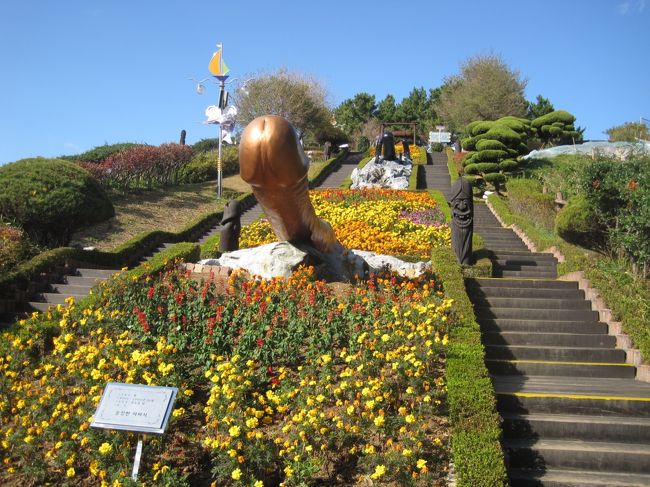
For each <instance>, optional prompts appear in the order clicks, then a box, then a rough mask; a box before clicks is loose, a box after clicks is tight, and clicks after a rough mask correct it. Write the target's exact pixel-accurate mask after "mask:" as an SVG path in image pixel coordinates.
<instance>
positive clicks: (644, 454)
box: [502, 439, 650, 473]
mask: <svg viewBox="0 0 650 487" xmlns="http://www.w3.org/2000/svg"><path fill="white" fill-rule="evenodd" d="M502 446H503V448H504V450H505V452H507V454H508V457H509V459H510V466H511V467H512V468H541V467H543V468H561V469H567V468H574V469H584V470H605V471H614V472H616V471H618V472H634V473H647V472H650V444H648V445H639V444H627V443H609V442H607V443H606V442H582V441H571V440H546V439H544V440H529V439H524V440H514V439H506V440H504V441H503V442H502Z"/></svg>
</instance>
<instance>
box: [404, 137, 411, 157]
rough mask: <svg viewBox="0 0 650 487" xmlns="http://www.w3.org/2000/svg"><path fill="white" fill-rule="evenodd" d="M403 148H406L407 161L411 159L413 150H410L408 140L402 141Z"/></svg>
mask: <svg viewBox="0 0 650 487" xmlns="http://www.w3.org/2000/svg"><path fill="white" fill-rule="evenodd" d="M402 147H403V148H404V151H403V152H404V157H406V158H407V159H410V158H411V149H409V142H408V140H406V139H402Z"/></svg>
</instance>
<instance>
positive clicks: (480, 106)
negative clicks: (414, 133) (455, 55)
mask: <svg viewBox="0 0 650 487" xmlns="http://www.w3.org/2000/svg"><path fill="white" fill-rule="evenodd" d="M526 83H527V81H526V80H525V79H522V78H521V77H520V75H519V72H518V71H516V70H513V69H511V68H510V67H509V66H508V65H507V64H506V63H505V61H503V59H502V58H501V57H499V56H496V55H483V56H475V57H472V58H470V59H468V60H467V61H465V62H464V63H463V64H462V65H461V69H460V74H458V75H455V76H451V77H449V78H447V79H446V80H445V83H444V84H443V86H442V89H441V92H440V97H439V99H438V102H437V103H436V105H435V107H434V108H435V110H436V112H437V113H438V114H439V115H440V116H441V118H442V120H444V122H445V123H446V124H447V125H448V126H449V127H451V128H452V129H453V130H462V129H463V127H465V126H466V125H467V124H468V123H470V122H472V121H475V120H497V119H499V118H501V117H504V116H508V115H512V116H515V117H523V116H525V115H526V99H525V98H524V89H525V87H526Z"/></svg>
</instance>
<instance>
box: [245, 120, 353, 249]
mask: <svg viewBox="0 0 650 487" xmlns="http://www.w3.org/2000/svg"><path fill="white" fill-rule="evenodd" d="M239 168H240V169H239V171H240V175H241V177H242V179H243V180H244V181H246V182H247V183H248V184H250V185H251V186H252V188H253V193H254V194H255V197H256V198H257V201H258V202H259V203H260V205H261V206H262V208H263V209H264V213H265V214H266V216H267V218H268V219H269V222H270V223H271V227H272V228H273V231H274V232H275V235H276V236H277V237H278V240H281V241H283V240H284V241H289V242H292V243H297V244H300V243H303V244H309V245H312V246H313V247H315V248H316V249H318V250H320V251H321V252H326V253H328V252H335V251H338V252H341V251H342V250H343V247H342V246H341V244H340V243H339V241H338V240H337V239H336V234H335V233H334V230H333V229H332V227H331V226H330V224H329V223H327V222H325V221H323V220H321V219H319V218H318V217H317V216H316V212H315V211H314V207H313V206H312V204H311V201H310V200H309V182H308V179H307V170H308V168H309V160H308V159H307V156H306V155H305V152H304V151H303V149H302V145H301V144H300V142H299V140H298V135H297V133H296V130H295V129H294V127H293V126H292V125H291V124H290V123H289V122H288V121H287V120H285V119H284V118H282V117H278V116H275V115H265V116H263V117H258V118H256V119H255V120H253V121H252V122H251V123H249V124H248V126H246V128H245V129H244V132H243V133H242V136H241V142H240V145H239Z"/></svg>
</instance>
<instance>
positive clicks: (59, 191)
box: [0, 157, 115, 248]
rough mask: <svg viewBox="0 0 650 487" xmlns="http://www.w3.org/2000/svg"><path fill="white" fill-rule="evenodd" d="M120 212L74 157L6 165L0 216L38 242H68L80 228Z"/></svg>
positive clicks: (0, 175)
mask: <svg viewBox="0 0 650 487" xmlns="http://www.w3.org/2000/svg"><path fill="white" fill-rule="evenodd" d="M114 215H115V210H114V208H113V204H112V203H111V201H110V200H109V198H108V196H107V195H106V193H105V191H104V190H103V189H102V187H101V186H100V185H99V183H98V181H97V180H96V179H95V178H94V177H93V176H91V174H90V173H89V172H88V171H85V170H83V169H81V168H80V167H79V166H78V165H77V164H75V163H73V162H68V161H64V160H62V159H45V158H43V157H37V158H34V159H22V160H20V161H17V162H14V163H11V164H7V165H6V166H0V218H2V219H4V220H6V221H10V222H14V223H15V224H16V225H18V226H20V227H21V228H22V229H23V230H25V232H26V233H27V234H28V235H29V237H30V239H31V240H32V241H34V242H35V243H37V244H40V245H44V246H46V247H49V248H54V247H58V246H61V245H67V243H68V241H69V238H70V235H71V234H72V232H74V231H75V230H77V229H79V228H81V227H83V226H86V225H90V224H93V223H99V222H101V221H104V220H106V219H108V218H110V217H112V216H114Z"/></svg>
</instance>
